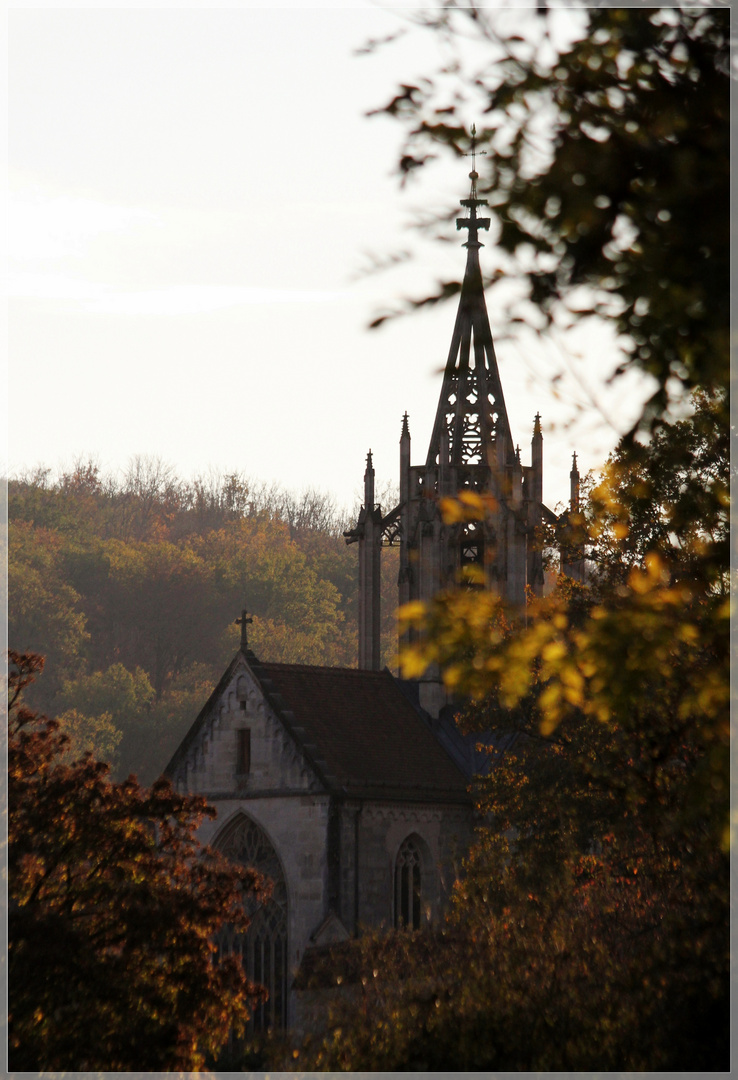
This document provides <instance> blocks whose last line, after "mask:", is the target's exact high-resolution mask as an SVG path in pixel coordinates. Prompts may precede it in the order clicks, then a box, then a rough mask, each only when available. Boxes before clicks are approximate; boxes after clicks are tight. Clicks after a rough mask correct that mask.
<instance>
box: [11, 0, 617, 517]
mask: <svg viewBox="0 0 738 1080" xmlns="http://www.w3.org/2000/svg"><path fill="white" fill-rule="evenodd" d="M397 26H398V16H397V15H395V14H392V13H391V12H389V11H386V10H382V9H381V8H379V7H377V6H374V5H371V4H358V3H357V4H356V5H349V4H348V3H341V4H338V5H335V6H333V7H321V8H315V7H312V6H310V5H308V4H304V5H297V6H292V7H290V8H276V7H270V8H262V7H258V6H256V7H247V6H245V5H240V6H236V7H230V8H219V9H217V10H212V9H207V8H198V7H196V6H191V7H187V8H182V7H178V6H175V5H170V6H165V5H161V6H160V7H158V8H157V9H156V10H149V9H148V8H147V7H146V6H138V7H134V6H133V5H129V6H127V7H118V8H115V9H112V8H105V7H102V6H100V5H96V6H94V7H88V8H74V9H69V8H67V9H55V8H54V7H46V8H33V9H30V8H29V9H11V10H10V12H9V52H10V73H9V87H10V89H9V117H10V151H9V157H10V161H9V165H10V169H9V174H10V191H11V214H10V252H11V266H10V269H11V276H10V287H9V288H10V308H9V313H10V314H9V338H10V353H9V356H10V364H11V371H12V377H11V392H12V393H13V394H14V401H13V404H12V407H11V409H10V416H9V463H10V468H11V471H12V470H19V469H23V468H25V467H33V466H35V465H37V464H45V465H49V466H52V467H54V468H56V467H59V466H60V465H69V464H70V463H71V462H72V460H73V459H74V458H75V457H76V456H78V455H80V454H84V455H88V454H89V455H92V456H95V457H96V458H98V460H99V462H100V464H101V466H102V467H103V469H104V470H108V471H110V470H116V469H119V468H124V467H125V464H126V462H127V461H128V459H129V458H130V457H131V456H132V455H135V454H149V455H158V456H160V457H161V458H163V459H164V460H165V461H166V462H168V463H170V464H172V465H173V466H174V467H175V468H176V469H177V471H178V472H179V474H180V475H181V476H184V477H191V476H192V475H194V474H196V473H198V472H203V471H206V470H207V469H208V468H209V467H214V468H222V469H225V470H228V471H233V470H241V471H243V472H245V473H246V474H248V475H250V476H252V477H254V478H257V479H262V480H267V481H272V480H276V481H279V482H281V483H283V484H284V485H285V486H287V487H291V488H294V489H302V488H305V487H307V486H315V487H318V488H320V489H322V490H325V491H329V492H331V493H333V494H334V495H335V496H336V497H337V499H338V500H339V502H340V503H343V504H351V503H352V502H353V500H354V497H355V495H357V494H358V492H359V490H360V488H361V480H362V475H363V470H364V461H365V456H366V452H367V450H368V449H369V448H371V449H372V451H373V452H374V462H375V467H376V470H377V478H378V481H379V482H380V483H381V482H382V481H396V479H397V470H398V454H399V449H398V441H399V436H400V424H401V417H402V414H403V412H404V411H405V410H407V411H408V413H409V415H410V430H411V434H412V437H413V463H419V462H421V461H422V460H423V459H424V458H425V453H426V450H427V440H428V438H429V436H430V430H431V427H432V423H433V419H434V416H435V408H436V403H437V398H438V394H439V391H440V385H441V376H440V369H441V368H442V367H443V364H444V362H445V359H446V353H447V350H448V346H449V343H450V338H451V330H452V326H453V321H454V315H455V310H454V306H449V305H442V306H441V307H439V308H437V309H435V310H433V311H430V312H426V313H424V314H422V315H417V316H412V317H409V318H405V319H400V320H394V321H392V322H391V323H389V324H387V325H385V326H384V327H382V328H381V329H379V330H376V331H373V332H370V331H368V330H367V329H366V326H367V324H368V322H369V321H370V320H371V318H372V316H373V315H374V314H375V313H376V312H377V310H378V309H380V308H383V307H386V306H387V305H389V304H391V303H392V302H393V300H394V299H395V298H396V297H397V296H398V295H412V296H421V295H424V291H426V290H428V289H430V288H432V287H433V285H434V283H435V281H436V280H438V279H441V278H444V277H448V276H452V275H461V273H462V272H463V265H464V259H465V252H464V250H463V249H462V248H461V246H460V244H461V243H462V242H463V237H459V238H457V239H455V240H454V243H453V244H448V245H443V244H438V243H436V244H431V243H430V242H427V241H423V242H420V241H419V240H418V239H417V238H416V237H415V236H414V235H413V233H412V232H411V231H409V230H408V228H407V226H408V223H409V222H410V221H411V220H412V218H413V215H414V213H415V212H416V211H419V210H423V209H436V208H438V207H439V206H441V205H444V204H450V203H452V202H453V201H455V200H458V199H460V198H464V197H466V195H467V189H468V180H467V176H466V173H467V171H468V168H467V166H466V164H464V163H458V162H448V163H445V164H443V165H441V166H440V167H438V168H437V169H436V170H434V171H433V172H432V173H429V175H428V176H427V177H423V178H422V181H421V182H420V183H418V184H415V185H411V186H410V187H409V188H408V189H407V190H405V191H402V192H401V191H400V189H399V186H398V183H397V180H396V178H395V177H394V176H393V166H394V162H395V160H396V154H397V150H398V147H399V145H400V137H401V131H400V128H399V126H398V125H396V124H393V123H392V122H391V121H390V120H388V119H387V118H384V117H379V118H374V119H367V118H366V117H365V115H364V114H365V113H366V112H367V111H368V110H370V109H372V108H374V107H376V106H378V105H381V104H383V103H384V102H385V101H386V100H388V99H389V98H390V97H391V96H392V93H393V91H394V88H395V86H396V85H397V83H398V82H401V81H410V80H412V79H413V78H416V77H417V76H419V75H421V74H423V72H424V71H426V72H427V71H429V70H430V69H431V67H432V65H433V63H434V60H435V54H434V48H435V44H434V42H433V41H432V39H431V38H428V40H427V41H424V39H422V38H420V37H418V36H417V35H415V34H409V35H407V36H406V37H405V38H403V39H401V40H400V41H398V42H396V43H395V44H393V45H391V46H388V47H386V48H384V49H380V50H379V51H378V52H376V53H374V54H373V55H369V56H362V55H358V56H357V55H356V54H355V53H356V50H357V49H358V48H360V47H361V45H362V44H363V43H364V42H365V40H366V39H367V38H369V37H374V38H378V37H382V36H384V35H386V34H388V33H390V32H392V31H393V30H395V29H396V28H397ZM464 119H466V120H467V122H469V123H471V121H472V120H474V119H479V118H475V117H465V118H464ZM491 243H492V240H488V241H487V248H486V249H485V250H484V251H483V252H482V260H483V267H484V259H485V251H486V252H487V253H488V257H489V245H490V244H491ZM410 246H412V247H413V248H414V249H415V250H416V252H417V257H416V258H415V259H413V260H412V261H410V262H407V263H405V264H403V265H402V266H400V267H397V268H395V269H393V270H392V271H389V272H385V273H381V274H375V275H371V276H366V275H364V276H362V275H360V274H359V273H358V272H359V271H360V270H361V268H362V267H365V266H366V265H367V263H368V261H369V258H370V255H371V253H374V254H376V255H377V256H383V255H387V254H388V253H390V252H393V251H398V250H400V249H404V248H407V247H410ZM490 317H491V322H492V332H493V335H495V332H496V329H497V327H501V326H502V325H503V319H502V312H501V311H500V310H499V309H497V310H495V308H494V307H493V306H492V305H490ZM562 348H563V351H562ZM577 351H579V353H580V354H581V355H580V356H579V357H578V358H577ZM497 352H498V360H499V364H500V372H501V378H502V384H503V388H504V391H505V397H506V403H507V408H508V413H509V416H510V421H511V425H512V429H513V438H514V439H515V441H516V442H519V443H520V444H521V447H522V448H523V461H524V463H529V461H530V436H531V430H532V421H533V416H534V414H535V413H536V411H538V410H540V412H541V414H542V417H543V423H544V438H545V458H544V498H545V499H546V501H547V502H548V504H549V505H550V506H552V507H553V506H555V505H556V504H557V503H558V502H560V501H562V500H564V499H565V498H566V497H567V496H568V472H569V467H570V462H571V450H572V449H576V450H577V451H578V453H579V460H580V464H581V466H582V467H583V468H585V469H587V468H589V467H596V466H598V465H599V464H601V462H602V461H603V460H604V457H605V456H606V453H607V451H608V450H609V449H610V447H611V446H612V445H613V443H614V442H615V440H616V432H615V430H614V429H613V428H612V427H611V426H609V425H608V424H606V423H605V421H604V420H603V418H602V416H601V415H599V414H598V413H596V412H593V413H590V414H589V417H588V418H587V419H586V420H580V421H578V422H577V424H576V425H575V426H574V427H573V428H572V429H567V428H566V426H565V421H566V419H567V417H569V416H570V415H571V412H572V402H574V401H582V400H586V393H585V391H584V390H583V389H582V387H581V386H580V385H579V384H578V382H577V381H576V380H573V381H568V382H566V381H565V382H564V384H561V385H559V394H560V395H561V396H560V398H559V399H558V400H557V399H555V398H554V397H553V395H552V390H551V387H550V385H549V376H550V375H551V374H552V373H554V371H556V370H558V369H559V368H560V367H561V365H562V363H563V364H564V365H573V366H574V367H575V368H576V369H577V370H579V371H580V372H581V373H582V374H583V377H584V379H585V382H586V383H587V384H588V385H589V386H590V387H591V388H592V389H593V390H594V392H595V394H596V395H597V396H598V397H599V398H600V399H601V400H602V401H603V402H604V404H605V409H606V412H607V413H608V414H609V415H611V416H612V417H615V418H617V422H618V423H619V425H620V427H621V428H622V427H624V426H625V424H626V423H627V421H628V420H629V419H630V416H632V415H634V413H635V411H637V402H635V401H633V402H631V403H630V406H629V403H628V396H629V395H633V394H634V393H635V392H634V390H633V388H632V387H630V388H626V387H625V386H619V387H618V388H616V390H614V391H612V390H610V391H606V390H605V389H603V388H602V386H601V385H600V384H601V383H602V376H603V375H604V374H606V373H607V371H608V370H610V369H611V368H612V366H613V365H614V363H615V362H616V359H617V355H618V354H617V350H616V349H615V346H614V343H613V339H612V336H611V335H608V334H607V333H599V334H598V333H589V334H588V333H581V332H580V333H579V334H575V335H572V336H570V337H569V338H567V339H563V338H560V339H558V340H556V341H554V340H550V339H542V338H541V337H540V336H537V335H536V334H535V333H533V332H531V333H530V334H528V335H527V336H525V335H523V337H522V338H521V339H520V340H518V341H504V342H501V343H500V344H499V345H498V349H497ZM19 385H21V386H22V388H23V389H22V405H21V407H19V404H18V401H17V398H16V397H15V394H16V390H17V388H18V386H19Z"/></svg>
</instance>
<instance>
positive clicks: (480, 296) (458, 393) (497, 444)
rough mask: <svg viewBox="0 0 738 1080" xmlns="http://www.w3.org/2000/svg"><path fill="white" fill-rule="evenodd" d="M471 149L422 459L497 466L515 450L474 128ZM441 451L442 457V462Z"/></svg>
mask: <svg viewBox="0 0 738 1080" xmlns="http://www.w3.org/2000/svg"><path fill="white" fill-rule="evenodd" d="M471 152H472V171H471V172H470V173H469V179H470V180H471V190H470V194H469V198H468V199H462V200H461V205H462V206H463V207H466V208H467V210H468V211H469V213H468V216H467V217H463V218H457V220H456V228H457V229H466V230H467V231H468V234H469V235H468V239H467V241H466V242H465V243H464V245H463V246H464V247H465V248H466V249H467V257H466V271H465V273H464V281H463V284H462V287H461V297H460V300H459V309H458V312H457V315H456V324H455V326H454V332H453V336H452V338H451V347H450V349H449V353H448V359H447V361H446V369H445V372H444V377H443V387H442V389H441V396H440V400H439V402H438V410H437V412H436V419H435V424H434V426H433V434H432V436H431V440H430V446H429V447H428V458H427V463H426V464H427V465H428V466H432V465H436V464H439V465H440V464H449V465H457V466H458V465H489V466H492V467H498V468H499V467H500V466H501V465H502V466H504V465H505V464H507V463H512V460H513V454H514V452H513V445H512V439H511V437H510V425H509V422H508V418H507V410H506V408H505V400H504V397H503V394H502V386H501V385H500V374H499V370H498V367H497V358H496V356H495V350H494V345H493V343H492V333H491V331H490V327H489V316H488V314H487V305H486V303H485V299H484V284H483V282H482V272H481V270H480V266H479V248H480V247H482V246H483V245H482V243H481V242H480V240H479V231H480V229H489V225H490V219H489V218H488V217H478V216H477V208H478V207H480V206H487V200H486V199H480V198H478V196H477V179H478V173H477V171H476V167H475V166H476V153H477V150H476V129H475V128H474V127H472V151H471ZM446 454H447V455H448V459H447V461H442V457H443V456H445V455H446Z"/></svg>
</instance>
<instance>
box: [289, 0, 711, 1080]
mask: <svg viewBox="0 0 738 1080" xmlns="http://www.w3.org/2000/svg"><path fill="white" fill-rule="evenodd" d="M728 14H729V13H728V11H727V10H725V9H723V10H720V9H719V8H715V7H711V8H709V9H699V10H689V11H687V10H684V9H681V8H674V9H668V10H665V9H649V10H642V9H636V8H625V9H609V8H597V9H592V10H589V11H584V10H582V11H581V12H577V13H576V15H575V16H573V17H574V18H575V19H578V20H579V25H578V27H577V28H576V32H574V33H571V32H570V33H569V34H568V37H567V35H566V34H562V32H561V28H562V19H563V20H567V19H569V20H571V18H572V15H571V14H570V13H564V12H561V11H556V10H554V9H551V10H546V8H545V6H542V7H539V9H538V12H536V13H534V12H531V11H528V12H525V13H520V12H510V11H495V10H493V9H489V8H479V7H475V6H472V7H470V8H461V7H458V6H457V5H456V4H455V3H447V4H445V5H443V7H442V8H441V10H440V11H434V12H433V13H430V14H427V13H421V14H420V15H418V16H417V17H414V19H411V21H415V22H416V23H417V24H418V25H419V30H420V31H422V32H430V33H433V34H436V35H437V36H438V37H439V39H440V40H442V41H443V45H444V48H445V53H444V66H443V68H442V69H441V70H439V71H438V72H435V73H432V74H430V75H428V77H427V78H423V79H416V80H413V82H412V83H411V82H409V81H408V82H407V83H405V84H403V86H402V87H401V88H400V89H399V91H398V92H397V94H396V95H395V96H394V97H393V98H392V100H391V101H390V102H389V103H388V104H387V105H386V106H385V108H384V109H383V110H379V111H383V112H384V113H386V114H389V115H391V116H393V117H395V118H397V119H398V120H399V121H400V122H401V123H402V124H403V125H404V127H405V131H406V142H405V145H404V146H403V149H402V154H401V158H400V162H399V171H400V173H401V174H402V175H403V176H405V177H407V176H409V175H417V172H418V169H420V168H421V167H423V168H428V167H429V164H430V162H431V161H432V159H433V157H434V156H435V155H437V154H439V153H441V152H443V149H444V148H446V149H449V150H450V151H451V152H453V153H455V154H460V153H463V152H466V150H467V149H468V133H467V131H466V129H465V127H464V126H463V124H462V123H461V121H460V120H459V119H458V117H460V116H461V115H462V113H463V114H467V113H468V112H469V107H470V103H472V102H473V103H475V104H476V105H477V106H481V109H482V110H483V117H484V122H483V123H478V126H479V129H480V130H479V133H478V145H479V146H480V147H483V148H485V149H487V150H488V151H489V153H488V155H487V157H484V158H481V157H480V161H479V164H478V166H477V167H478V169H479V174H480V175H479V180H478V187H479V193H480V195H483V196H485V197H487V198H488V199H489V202H490V213H491V216H492V218H493V221H494V226H493V228H494V227H496V230H497V231H496V235H493V243H496V244H497V246H498V249H499V250H500V251H501V252H502V255H501V257H500V261H499V265H500V266H501V267H504V269H505V271H506V272H507V273H514V274H516V275H517V276H518V277H519V278H521V279H522V280H523V281H524V282H525V284H526V287H527V296H528V300H529V306H528V309H527V310H528V313H529V314H531V316H532V317H533V318H534V320H535V321H534V325H540V326H543V327H544V328H545V327H546V326H555V325H565V324H569V323H572V322H575V321H576V320H578V319H580V318H583V317H587V316H591V315H593V314H599V315H600V316H602V317H605V318H607V319H608V320H610V322H611V323H612V324H614V325H615V327H616V329H617V331H618V332H619V333H620V335H621V342H622V344H623V346H624V347H625V349H626V356H625V360H624V364H623V369H626V368H628V367H629V366H635V367H637V368H638V369H640V370H642V371H645V372H647V373H648V374H649V375H651V376H652V377H653V379H654V380H655V382H654V384H653V385H654V392H653V393H652V395H651V397H650V400H649V401H648V402H647V403H646V405H645V407H644V409H643V412H642V415H641V416H640V417H639V420H638V422H637V424H636V425H635V427H634V430H633V431H631V432H630V433H629V435H628V437H626V438H624V439H623V441H622V442H621V443H620V445H619V446H618V447H617V449H616V451H615V452H614V453H613V455H612V457H611V459H610V461H609V462H608V464H607V467H606V468H605V470H604V471H603V473H602V475H601V476H599V477H594V478H591V480H589V481H588V483H587V484H586V485H585V496H586V498H585V500H584V502H583V505H582V506H581V507H580V509H579V512H576V511H572V512H570V513H569V515H568V523H569V528H570V530H573V531H574V532H575V533H576V537H575V538H576V540H577V543H578V544H579V545H580V546H582V547H583V548H584V551H585V554H586V556H587V559H586V562H587V568H588V576H587V580H586V581H585V582H583V583H582V582H577V581H572V580H570V579H567V578H564V577H561V578H560V579H559V581H558V585H557V587H556V588H555V589H554V590H553V592H551V593H550V594H549V595H547V596H544V597H540V598H535V597H533V596H529V598H528V603H527V604H526V606H525V610H524V611H515V610H511V609H508V608H506V607H505V606H504V605H503V604H502V602H501V601H500V599H499V597H498V596H497V595H496V594H495V593H493V592H491V591H486V590H485V589H483V588H480V587H478V582H476V581H474V580H466V581H464V580H462V581H460V582H459V585H458V587H457V588H454V589H449V590H447V591H446V592H443V593H441V594H440V595H438V596H437V597H436V598H435V599H434V600H433V601H432V602H431V603H429V604H427V605H421V604H412V605H407V606H406V607H405V608H404V609H401V611H400V619H401V625H402V623H404V624H406V625H408V624H411V625H413V626H414V627H415V628H416V630H417V631H418V635H419V636H418V638H417V642H416V644H414V645H412V646H407V647H405V648H404V650H403V651H402V653H401V658H400V662H401V670H402V673H403V674H404V675H405V676H406V677H417V676H419V675H420V674H421V673H422V672H423V671H424V670H425V669H426V668H427V667H428V666H429V665H430V664H438V665H439V666H440V668H441V671H442V674H443V678H444V681H445V683H446V686H447V688H448V689H449V690H450V691H451V692H452V693H454V694H456V695H457V702H458V709H459V715H458V717H457V719H458V722H459V723H460V724H462V725H463V726H464V727H465V728H466V729H467V730H469V731H472V732H477V733H478V738H479V739H480V741H481V742H482V743H483V744H485V745H487V747H488V750H489V755H490V769H489V772H488V773H487V775H485V776H484V777H480V778H479V779H478V781H477V785H476V796H477V805H478V810H479V814H480V819H479V820H480V827H479V830H478V835H477V840H476V843H475V844H474V846H473V848H472V850H471V853H470V856H469V858H468V860H467V861H466V864H465V866H464V873H463V875H462V876H461V878H460V880H459V881H458V882H457V884H456V887H455V893H454V898H453V903H452V905H451V910H450V912H449V916H448V921H447V924H446V925H445V926H444V927H442V928H441V929H440V932H439V931H436V932H435V933H432V934H431V933H425V934H424V933H423V932H422V931H419V932H417V933H416V934H414V935H409V934H404V935H399V936H397V937H395V938H394V939H391V940H386V941H382V940H379V941H368V942H366V943H365V945H364V946H362V949H361V951H360V957H359V962H358V971H357V972H356V973H355V986H356V995H357V996H355V997H354V999H353V1000H351V1001H349V1002H348V1003H344V1004H343V1005H341V1004H340V1003H339V1004H338V1005H337V1007H336V1009H335V1011H334V1013H333V1015H332V1018H331V1021H330V1024H329V1031H328V1033H327V1035H326V1036H325V1037H324V1038H321V1039H317V1040H312V1041H308V1043H307V1045H306V1046H305V1047H304V1049H303V1051H302V1053H301V1055H300V1063H301V1065H302V1066H303V1067H305V1068H319V1069H354V1070H361V1069H367V1068H368V1069H376V1070H413V1069H429V1070H443V1069H450V1070H456V1069H466V1070H490V1071H502V1070H509V1071H518V1070H522V1071H548V1070H557V1071H581V1070H585V1071H592V1070H598V1071H599V1070H603V1071H604V1070H609V1071H623V1070H628V1071H634V1070H681V1069H695V1070H697V1069H727V1068H728V1065H729V1000H730V994H729V878H728V860H729V848H730V820H729V798H728V791H729V767H728V764H729V762H728V755H729V691H730V681H729V654H728V626H729V614H730V613H729V599H728V595H727V581H728V576H727V575H728V571H729V562H728V531H729V519H728V506H729V501H728V490H729V481H730V473H729V454H728V443H729V428H728V384H729V374H728V372H729V363H728V315H727V312H728V265H729V251H728V237H729V232H728V228H727V206H728V177H729V164H728V144H729V133H728V94H729V74H728V60H727V41H728ZM464 35H468V36H470V37H471V38H472V39H473V41H474V42H475V43H476V44H477V45H479V44H481V45H482V46H483V49H482V51H481V52H480V51H479V50H477V52H476V55H477V56H480V55H481V56H483V57H484V59H483V60H482V61H481V62H480V63H479V64H478V65H477V66H476V67H475V68H469V66H468V55H469V54H468V51H465V47H462V45H459V41H460V40H461V39H462V37H463V36H464ZM457 46H458V48H457ZM478 115H479V114H478ZM708 174H709V175H708ZM449 217H450V215H449ZM497 279H498V276H495V278H494V279H493V281H492V284H491V286H490V287H491V288H492V289H494V288H495V282H496V280H497ZM456 291H458V283H454V282H445V283H442V284H441V287H440V288H439V290H438V293H437V294H436V295H435V296H432V297H425V298H423V299H422V300H420V301H415V302H411V303H410V304H409V305H407V306H409V307H413V306H417V305H418V304H422V303H427V302H432V301H435V300H438V299H443V298H445V297H448V296H451V295H453V294H454V293H455V292H456ZM616 377H617V373H616ZM475 502H476V503H478V506H477V507H476V509H477V512H478V513H479V514H483V513H484V512H485V507H484V505H483V502H482V500H481V499H478V498H477V497H476V496H475V495H474V493H473V492H465V493H463V498H462V499H447V500H444V501H443V502H442V509H443V512H444V514H445V515H446V518H447V520H448V521H455V520H459V519H460V518H461V517H463V518H465V519H467V518H468V516H469V513H470V510H474V506H475ZM572 535H573V533H572ZM357 1000H360V1001H361V1002H362V1005H363V1007H361V1008H358V1007H357Z"/></svg>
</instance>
